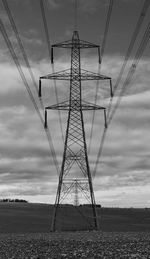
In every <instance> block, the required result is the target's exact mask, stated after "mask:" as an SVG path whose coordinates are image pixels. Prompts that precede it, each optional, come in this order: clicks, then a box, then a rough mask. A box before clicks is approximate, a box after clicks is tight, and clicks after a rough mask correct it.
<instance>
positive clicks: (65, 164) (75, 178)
mask: <svg viewBox="0 0 150 259" xmlns="http://www.w3.org/2000/svg"><path fill="white" fill-rule="evenodd" d="M54 48H69V49H70V50H71V69H67V70H63V71H61V72H57V73H53V74H50V75H46V76H42V77H40V80H39V96H41V79H57V80H69V81H70V93H69V100H68V101H65V102H62V103H58V104H55V105H51V106H48V107H46V108H45V127H47V110H48V109H52V110H67V111H68V121H67V129H66V136H65V143H64V152H63V159H62V166H61V171H60V175H59V183H58V189H57V194H56V200H55V208H54V216H53V222H52V230H53V231H55V230H56V229H57V227H56V221H57V213H58V209H59V207H60V203H61V201H62V200H63V199H64V197H66V196H68V195H69V194H71V196H70V197H72V193H74V194H75V195H76V193H78V194H79V192H83V193H84V196H86V198H87V199H88V201H89V202H90V204H91V208H92V220H93V224H92V228H93V229H98V220H97V213H96V206H95V205H96V204H95V197H94V191H93V184H92V177H91V172H90V167H89V160H88V154H87V145H86V137H85V128H84V120H83V111H88V110H103V111H104V118H105V127H107V125H106V112H105V108H104V107H101V106H98V105H94V104H91V103H88V102H85V101H83V100H82V89H81V82H82V80H84V81H85V80H109V81H110V89H111V94H112V87H111V78H110V77H107V76H104V75H100V74H97V73H93V72H88V71H87V70H84V69H81V60H80V50H81V49H88V48H97V49H98V56H99V63H100V47H99V46H98V45H95V44H92V43H89V42H86V41H83V40H80V39H79V34H78V31H76V30H75V31H74V32H73V36H72V40H69V41H65V42H62V43H58V44H54V45H52V49H51V62H52V63H53V61H54V60H53V49H54ZM75 165H76V169H75V168H74V166H75ZM77 188H78V190H77Z"/></svg>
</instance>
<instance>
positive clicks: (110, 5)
mask: <svg viewBox="0 0 150 259" xmlns="http://www.w3.org/2000/svg"><path fill="white" fill-rule="evenodd" d="M112 9H113V0H110V2H109V7H108V13H107V19H106V25H105V31H104V37H103V41H102V47H101V60H102V59H103V55H104V50H105V45H106V40H107V35H108V30H109V24H110V18H111V14H112Z"/></svg>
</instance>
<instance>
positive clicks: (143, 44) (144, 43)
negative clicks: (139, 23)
mask: <svg viewBox="0 0 150 259" xmlns="http://www.w3.org/2000/svg"><path fill="white" fill-rule="evenodd" d="M149 40H150V22H149V24H148V26H147V28H146V30H145V33H144V35H143V38H142V41H141V43H140V46H139V48H138V50H137V52H136V54H135V57H134V60H133V63H132V65H131V67H130V69H129V72H128V74H127V77H126V80H125V82H124V84H123V87H122V89H121V91H120V94H119V97H118V99H117V102H116V104H115V106H114V109H113V110H112V113H111V114H110V116H109V118H108V121H107V125H108V126H109V125H110V123H111V121H112V119H113V116H114V115H115V112H116V110H117V108H118V106H119V104H120V102H121V99H122V96H123V94H124V93H125V91H126V89H127V87H128V86H129V84H130V83H131V80H132V77H133V75H134V73H135V71H136V69H137V66H138V63H139V61H140V59H141V57H142V55H143V52H144V50H145V48H146V46H147V44H148V41H149ZM107 129H108V128H107ZM107 129H105V130H104V132H103V135H102V140H101V143H100V148H99V152H98V155H97V160H96V165H95V168H94V171H93V177H95V175H96V171H97V166H98V164H99V159H100V157H101V154H102V150H103V145H104V140H105V138H106V132H107Z"/></svg>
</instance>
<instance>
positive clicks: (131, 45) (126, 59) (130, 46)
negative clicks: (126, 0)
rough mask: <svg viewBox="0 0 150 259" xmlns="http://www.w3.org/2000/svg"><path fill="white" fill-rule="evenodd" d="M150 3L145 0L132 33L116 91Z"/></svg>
mask: <svg viewBox="0 0 150 259" xmlns="http://www.w3.org/2000/svg"><path fill="white" fill-rule="evenodd" d="M149 5H150V1H149V0H145V1H144V4H143V7H142V10H141V13H140V16H139V18H138V21H137V24H136V27H135V30H134V32H133V35H132V38H131V41H130V44H129V47H128V50H127V53H126V55H125V58H124V62H123V65H122V67H121V70H120V72H119V75H118V78H117V81H116V84H115V85H114V93H115V92H116V90H117V89H118V86H119V84H120V82H121V79H122V76H123V73H124V70H125V67H126V65H127V62H128V60H129V58H130V55H131V52H132V50H133V47H134V44H135V41H136V39H137V36H138V35H139V32H140V29H141V26H142V24H143V20H144V18H145V15H146V13H147V10H148V7H149ZM112 101H113V98H111V100H110V103H109V106H108V112H107V117H109V114H110V110H111V106H112Z"/></svg>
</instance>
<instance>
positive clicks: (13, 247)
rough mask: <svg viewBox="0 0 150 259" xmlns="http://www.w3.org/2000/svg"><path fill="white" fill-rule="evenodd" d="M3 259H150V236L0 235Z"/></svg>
mask: <svg viewBox="0 0 150 259" xmlns="http://www.w3.org/2000/svg"><path fill="white" fill-rule="evenodd" d="M0 258H1V259H5V258H6V259H8V258H15V259H19V258H21V259H24V258H26V259H29V258H30V259H44V258H46V259H63V258H67V259H68V258H69V259H70V258H71V259H77V258H86V259H98V258H103V259H105V258H110V259H119V258H135V259H137V258H140V259H142V258H145V259H148V258H150V233H142V232H138V233H131V232H127V233H125V232H123V233H122V232H121V233H119V232H118V233H112V232H111V233H110V232H107V233H106V232H72V233H66V232H63V233H48V234H39V233H38V234H1V235H0Z"/></svg>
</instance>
